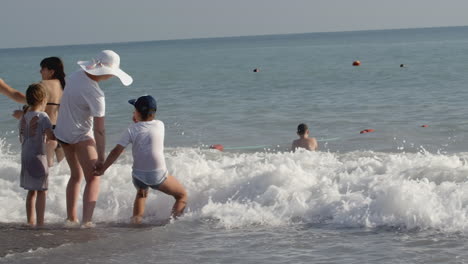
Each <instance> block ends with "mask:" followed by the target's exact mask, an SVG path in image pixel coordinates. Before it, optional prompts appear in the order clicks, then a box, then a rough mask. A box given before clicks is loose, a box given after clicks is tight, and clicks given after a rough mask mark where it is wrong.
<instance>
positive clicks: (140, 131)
mask: <svg viewBox="0 0 468 264" xmlns="http://www.w3.org/2000/svg"><path fill="white" fill-rule="evenodd" d="M130 143H132V155H133V170H137V171H143V172H149V171H157V170H160V171H166V170H167V168H166V160H165V159H164V123H163V122H162V121H160V120H151V121H145V122H138V123H134V124H131V125H130V126H129V127H128V129H127V130H125V132H124V133H123V134H122V137H121V138H120V140H119V141H118V143H117V144H119V145H121V146H123V147H126V146H127V145H128V144H130Z"/></svg>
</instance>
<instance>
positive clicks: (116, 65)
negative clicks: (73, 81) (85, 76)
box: [77, 50, 133, 86]
mask: <svg viewBox="0 0 468 264" xmlns="http://www.w3.org/2000/svg"><path fill="white" fill-rule="evenodd" d="M77 63H78V65H80V67H81V68H82V69H83V70H84V71H85V72H87V73H89V74H91V75H97V76H100V75H107V74H110V75H114V76H116V77H118V78H119V79H120V81H121V82H122V84H123V85H125V86H129V85H130V84H132V82H133V78H132V77H131V76H130V75H128V74H127V73H126V72H124V71H122V69H120V56H119V54H117V53H115V52H114V51H112V50H103V51H101V52H100V53H99V54H98V56H97V57H96V58H94V59H93V60H92V61H79V62H77Z"/></svg>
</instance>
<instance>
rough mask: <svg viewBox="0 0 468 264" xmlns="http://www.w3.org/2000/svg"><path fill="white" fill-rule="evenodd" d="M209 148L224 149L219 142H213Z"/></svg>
mask: <svg viewBox="0 0 468 264" xmlns="http://www.w3.org/2000/svg"><path fill="white" fill-rule="evenodd" d="M210 149H217V150H219V151H223V150H224V146H223V145H221V144H213V145H211V146H210Z"/></svg>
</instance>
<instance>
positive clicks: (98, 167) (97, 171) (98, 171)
mask: <svg viewBox="0 0 468 264" xmlns="http://www.w3.org/2000/svg"><path fill="white" fill-rule="evenodd" d="M103 165H104V163H103V162H102V161H96V164H95V165H94V171H93V175H94V176H101V175H103V174H104V170H103V169H104V166H103Z"/></svg>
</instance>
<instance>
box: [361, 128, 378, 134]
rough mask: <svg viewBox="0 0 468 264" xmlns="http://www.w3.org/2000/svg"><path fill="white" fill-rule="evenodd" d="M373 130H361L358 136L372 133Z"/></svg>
mask: <svg viewBox="0 0 468 264" xmlns="http://www.w3.org/2000/svg"><path fill="white" fill-rule="evenodd" d="M374 131H375V130H374V129H372V128H370V129H364V130H362V131H361V132H359V134H365V133H370V132H374Z"/></svg>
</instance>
